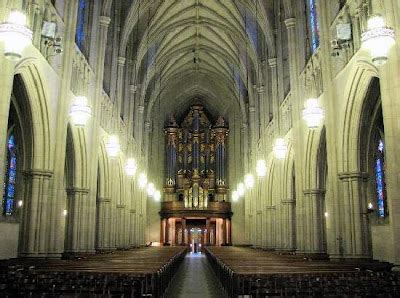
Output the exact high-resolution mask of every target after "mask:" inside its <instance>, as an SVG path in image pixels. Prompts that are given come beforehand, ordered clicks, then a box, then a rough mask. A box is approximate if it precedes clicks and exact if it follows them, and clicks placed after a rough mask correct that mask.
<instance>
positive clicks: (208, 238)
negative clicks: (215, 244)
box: [205, 218, 211, 245]
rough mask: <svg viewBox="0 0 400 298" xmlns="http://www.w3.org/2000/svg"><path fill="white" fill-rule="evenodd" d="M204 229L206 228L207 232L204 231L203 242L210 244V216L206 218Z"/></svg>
mask: <svg viewBox="0 0 400 298" xmlns="http://www.w3.org/2000/svg"><path fill="white" fill-rule="evenodd" d="M206 229H207V233H206V240H205V244H206V245H209V244H210V229H211V223H210V218H207V219H206Z"/></svg>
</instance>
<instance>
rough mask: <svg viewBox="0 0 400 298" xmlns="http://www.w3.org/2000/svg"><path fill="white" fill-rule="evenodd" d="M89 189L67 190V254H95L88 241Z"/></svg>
mask: <svg viewBox="0 0 400 298" xmlns="http://www.w3.org/2000/svg"><path fill="white" fill-rule="evenodd" d="M88 199H89V189H86V188H77V187H75V188H71V189H68V190H67V211H68V212H67V216H66V229H67V235H66V237H67V239H66V245H65V252H66V253H67V254H76V253H94V252H95V251H94V249H91V248H90V246H89V245H88V244H89V239H88V232H89V231H88V230H89V225H88V222H87V220H86V219H87V214H88V213H89V210H88V207H89V205H88V204H87V203H88Z"/></svg>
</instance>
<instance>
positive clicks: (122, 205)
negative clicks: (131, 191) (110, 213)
mask: <svg viewBox="0 0 400 298" xmlns="http://www.w3.org/2000/svg"><path fill="white" fill-rule="evenodd" d="M125 207H126V205H124V204H118V205H117V209H125Z"/></svg>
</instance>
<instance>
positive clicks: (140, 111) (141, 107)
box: [138, 106, 144, 114]
mask: <svg viewBox="0 0 400 298" xmlns="http://www.w3.org/2000/svg"><path fill="white" fill-rule="evenodd" d="M138 112H139V113H140V114H143V112H144V106H138Z"/></svg>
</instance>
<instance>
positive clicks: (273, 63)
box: [268, 58, 279, 127]
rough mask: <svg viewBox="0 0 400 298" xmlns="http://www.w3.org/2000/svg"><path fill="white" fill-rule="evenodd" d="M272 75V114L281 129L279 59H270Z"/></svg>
mask: <svg viewBox="0 0 400 298" xmlns="http://www.w3.org/2000/svg"><path fill="white" fill-rule="evenodd" d="M268 65H269V67H270V74H271V97H272V98H271V99H272V114H273V117H274V121H275V123H276V125H277V127H279V98H278V72H277V58H270V59H268Z"/></svg>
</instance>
